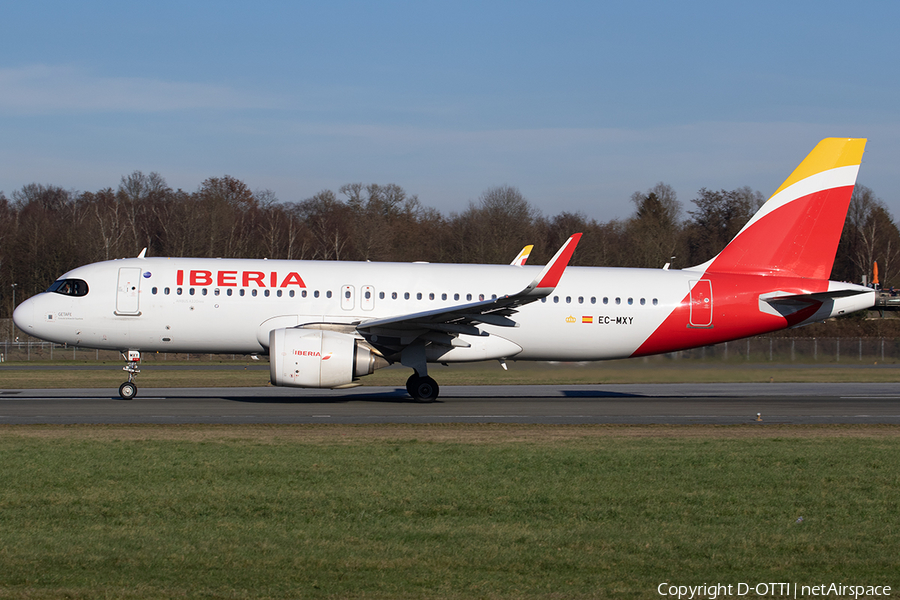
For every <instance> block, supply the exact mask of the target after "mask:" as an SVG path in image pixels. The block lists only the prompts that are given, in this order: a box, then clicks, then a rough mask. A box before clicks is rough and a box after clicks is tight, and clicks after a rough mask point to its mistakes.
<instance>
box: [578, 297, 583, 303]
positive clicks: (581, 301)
mask: <svg viewBox="0 0 900 600" xmlns="http://www.w3.org/2000/svg"><path fill="white" fill-rule="evenodd" d="M578 304H584V296H578Z"/></svg>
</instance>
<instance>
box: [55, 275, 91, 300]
mask: <svg viewBox="0 0 900 600" xmlns="http://www.w3.org/2000/svg"><path fill="white" fill-rule="evenodd" d="M47 291H48V292H56V293H57V294H62V295H63V296H87V293H88V284H87V282H86V281H84V280H82V279H58V280H56V281H54V282H53V285H51V286H50V287H48V288H47Z"/></svg>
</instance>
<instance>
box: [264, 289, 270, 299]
mask: <svg viewBox="0 0 900 600" xmlns="http://www.w3.org/2000/svg"><path fill="white" fill-rule="evenodd" d="M263 295H264V296H265V297H266V298H268V297H269V290H266V291H264V292H263Z"/></svg>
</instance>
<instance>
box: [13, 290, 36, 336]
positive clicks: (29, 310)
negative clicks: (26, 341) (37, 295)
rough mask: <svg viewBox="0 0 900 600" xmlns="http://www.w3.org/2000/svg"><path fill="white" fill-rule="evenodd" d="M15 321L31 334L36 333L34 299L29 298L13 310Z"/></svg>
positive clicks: (19, 326) (20, 327) (17, 325)
mask: <svg viewBox="0 0 900 600" xmlns="http://www.w3.org/2000/svg"><path fill="white" fill-rule="evenodd" d="M13 323H15V324H16V327H18V328H19V329H21V330H22V331H24V332H25V333H27V334H29V335H34V299H33V298H29V299H28V300H26V301H25V302H23V303H22V304H20V305H19V306H17V307H16V310H14V311H13Z"/></svg>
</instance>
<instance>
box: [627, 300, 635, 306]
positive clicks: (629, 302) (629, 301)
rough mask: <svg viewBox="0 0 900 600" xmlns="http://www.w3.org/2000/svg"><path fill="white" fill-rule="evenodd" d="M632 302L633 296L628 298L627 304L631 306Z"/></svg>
mask: <svg viewBox="0 0 900 600" xmlns="http://www.w3.org/2000/svg"><path fill="white" fill-rule="evenodd" d="M632 304H634V298H629V299H628V306H631V305H632Z"/></svg>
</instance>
